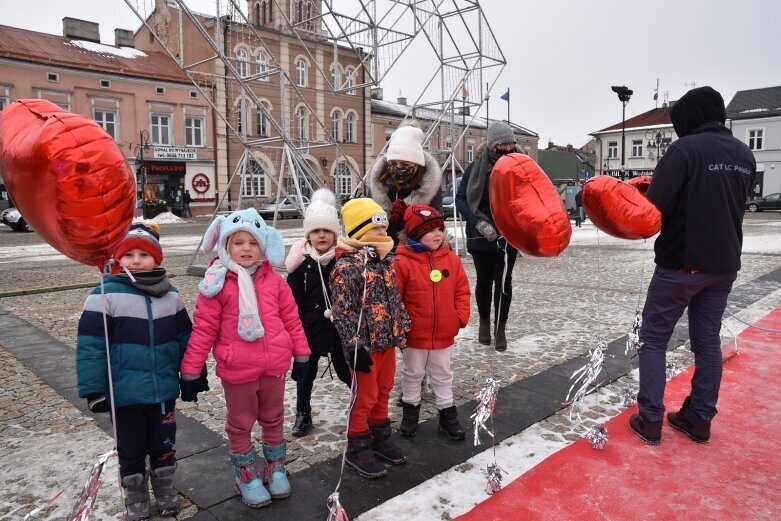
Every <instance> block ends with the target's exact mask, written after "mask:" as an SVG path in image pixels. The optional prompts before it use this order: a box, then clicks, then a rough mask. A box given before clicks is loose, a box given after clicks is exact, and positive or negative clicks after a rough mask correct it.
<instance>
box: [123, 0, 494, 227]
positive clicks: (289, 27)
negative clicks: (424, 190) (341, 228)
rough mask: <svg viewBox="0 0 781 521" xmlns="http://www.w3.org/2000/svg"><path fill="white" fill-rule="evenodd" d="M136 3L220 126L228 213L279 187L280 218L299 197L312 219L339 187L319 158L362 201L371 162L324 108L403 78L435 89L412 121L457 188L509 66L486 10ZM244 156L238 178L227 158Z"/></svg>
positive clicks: (427, 2)
mask: <svg viewBox="0 0 781 521" xmlns="http://www.w3.org/2000/svg"><path fill="white" fill-rule="evenodd" d="M125 3H126V4H127V5H128V6H129V7H130V8H131V9H132V10H133V12H134V13H135V14H136V16H137V17H138V18H139V20H140V21H141V22H142V24H143V27H142V28H141V29H139V31H143V30H144V29H146V30H147V31H148V34H149V45H148V48H149V49H151V50H161V51H163V52H165V53H167V54H168V55H169V56H170V57H171V58H172V59H174V60H176V61H177V63H179V65H180V67H181V69H182V71H183V72H184V74H185V75H186V76H187V77H188V78H189V79H190V80H191V81H192V84H193V85H194V86H195V87H196V88H197V89H198V91H199V93H200V95H201V96H203V98H204V99H206V100H208V102H209V104H210V105H211V106H212V108H213V109H214V113H215V115H216V116H217V117H218V118H219V119H218V121H217V126H216V136H215V140H216V144H215V146H216V147H217V158H218V167H219V168H221V169H222V173H220V171H218V174H217V175H218V185H220V190H221V192H222V196H221V199H220V201H219V203H218V209H229V208H236V207H243V206H248V205H252V204H253V203H254V202H255V201H254V200H253V197H257V194H258V191H257V190H254V189H253V184H254V183H257V179H258V178H259V177H264V178H265V179H267V180H269V181H270V182H272V183H273V184H274V185H275V187H276V190H275V192H276V203H277V206H278V204H279V202H280V200H281V198H282V197H290V199H291V200H293V201H295V202H296V204H299V205H301V207H300V209H301V210H303V201H304V197H303V196H304V195H305V194H309V193H311V192H312V191H313V190H314V189H316V188H318V187H320V186H323V185H324V184H326V181H327V180H328V176H329V175H334V174H332V173H329V172H324V171H323V170H321V168H320V166H321V165H320V163H321V161H318V160H317V158H316V157H315V156H314V153H315V152H314V151H315V150H320V151H324V150H327V151H328V153H329V154H330V155H331V157H334V158H335V160H334V164H335V165H344V167H347V168H349V172H339V174H341V175H345V174H348V175H350V176H351V178H353V179H355V180H356V181H358V182H357V183H353V184H352V186H353V189H352V194H353V195H355V194H357V193H360V192H364V193H365V189H364V187H363V182H362V181H363V178H364V175H365V172H364V170H365V171H368V170H369V167H370V165H368V164H366V163H369V162H371V161H370V160H366V161H364V164H363V165H359V164H358V163H357V162H356V161H354V160H349V158H348V157H347V155H346V154H345V153H344V150H343V148H344V146H343V144H344V142H345V141H344V139H343V140H342V141H341V142H340V139H339V134H338V131H337V127H335V126H334V125H330V126H329V123H331V122H330V121H328V120H327V117H328V116H327V113H326V112H325V111H324V108H323V107H324V105H325V103H324V101H323V96H324V95H325V94H328V95H329V96H330V95H337V96H340V95H341V96H348V95H353V96H355V94H356V92H362V91H361V89H365V88H371V87H377V86H380V85H381V84H382V82H383V81H384V80H386V79H387V78H388V75H389V73H390V72H391V71H392V70H399V69H403V70H405V71H406V74H409V75H414V76H415V77H416V79H418V80H422V81H423V83H422V85H424V87H422V88H421V89H420V92H419V94H418V95H417V97H416V98H415V101H414V102H413V103H411V104H410V106H409V111H408V113H407V116H406V117H407V118H416V117H417V118H425V119H426V120H427V126H426V128H424V130H425V133H426V144H427V146H428V147H429V150H430V151H431V152H432V153H435V154H438V157H440V158H442V157H444V160H443V161H442V164H443V169H445V170H447V169H448V168H449V169H450V170H451V171H452V172H453V180H455V172H456V170H460V169H461V168H462V166H463V165H460V164H458V161H457V159H456V158H455V156H454V154H453V150H454V149H455V148H456V147H457V146H458V145H459V144H460V142H461V140H462V139H463V137H464V135H465V133H466V131H467V129H468V128H469V126H470V125H471V124H472V122H473V121H474V120H475V118H476V117H477V114H478V112H479V110H480V108H481V107H482V106H483V104H484V103H485V101H486V99H487V93H488V92H489V90H490V89H491V87H493V86H494V84H495V82H496V80H497V79H498V77H499V75H500V73H501V72H502V70H503V69H504V67H505V65H506V61H505V59H504V55H503V54H502V51H501V49H500V48H499V45H498V43H497V41H496V39H495V37H494V34H493V32H492V30H491V28H490V26H489V24H488V21H487V20H486V18H485V16H484V14H483V12H482V9H481V8H480V3H479V2H478V1H476V0H317V1H313V0H249V1H241V2H239V1H236V0H215V1H214V12H212V13H208V14H203V13H198V12H194V11H193V10H191V9H190V7H189V6H188V4H190V3H193V2H188V1H184V0H125ZM138 39H139V38H138V37H137V40H138ZM281 40H285V45H284V46H283V45H281V44H280V41H281ZM416 42H419V43H416ZM293 47H295V49H296V51H295V52H297V53H299V55H300V56H302V57H303V59H304V60H305V61H306V63H307V64H309V66H311V67H312V68H313V69H314V70H316V75H315V76H316V80H315V81H314V85H312V84H310V83H308V82H307V81H306V80H304V81H303V82H302V81H301V77H300V76H298V73H299V71H298V70H297V63H298V62H297V61H295V62H294V59H293V58H294V57H293V56H292V54H293V51H291V49H292V48H293ZM411 48H414V56H412V55H411V53H410V52H409V51H410V49H411ZM421 49H423V50H427V51H428V52H427V53H424V52H422V50H421ZM325 55H327V56H328V57H329V59H328V60H326V59H324V56H325ZM296 60H298V58H296ZM422 64H423V65H422ZM428 71H431V72H430V73H429V72H428ZM312 87H314V89H313V88H312ZM367 101H368V100H367ZM456 105H458V107H456ZM457 108H458V109H459V110H460V112H459V117H460V121H459V123H460V124H459V125H456V118H455V115H456V110H457ZM363 112H364V115H363V121H362V124H363V125H364V129H365V132H364V135H365V136H366V143H363V144H362V145H363V147H365V148H366V147H371V142H372V141H373V140H372V139H371V137H370V136H371V127H370V121H371V110H370V107H369V103H365V104H364V110H363ZM252 114H254V115H255V118H251V117H250V116H251V115H252ZM466 115H468V117H465V116H466ZM251 130H252V131H251ZM445 138H446V139H445ZM445 142H446V143H447V145H446V146H442V143H445ZM236 150H240V153H239V155H240V159H239V160H238V161H236V165H235V168H233V169H232V172H230V173H229V172H228V170H227V166H226V165H227V164H228V162H227V160H226V156H227V154H228V152H229V151H231V153H232V154H234V155H233V156H232V157H236V155H235V151H236ZM372 154H373V151H372V150H371V149H369V152H368V154H365V156H366V157H368V158H370V157H371V156H372ZM322 162H323V163H325V161H322ZM322 166H323V167H325V164H323V165H322ZM344 167H342V168H344ZM234 180H240V182H241V183H242V189H241V190H239V191H238V193H239V195H238V201H232V200H231V190H230V187H231V185H232V183H233V182H234ZM248 194H249V195H248ZM226 198H227V199H226ZM248 198H249V200H248ZM275 207H276V206H275ZM274 218H275V220H276V214H275V216H274Z"/></svg>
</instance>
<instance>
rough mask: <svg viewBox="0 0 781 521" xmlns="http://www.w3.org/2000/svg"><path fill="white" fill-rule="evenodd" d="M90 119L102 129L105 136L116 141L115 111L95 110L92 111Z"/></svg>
mask: <svg viewBox="0 0 781 521" xmlns="http://www.w3.org/2000/svg"><path fill="white" fill-rule="evenodd" d="M92 118H93V119H94V120H95V121H96V122H97V124H98V125H100V126H101V127H103V130H105V131H106V134H108V135H109V136H111V137H112V138H114V140H115V141H116V139H117V111H116V110H104V109H95V110H93V111H92Z"/></svg>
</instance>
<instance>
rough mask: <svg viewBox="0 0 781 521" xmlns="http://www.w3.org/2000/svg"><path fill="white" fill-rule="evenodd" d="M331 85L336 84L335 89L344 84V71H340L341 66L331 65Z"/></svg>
mask: <svg viewBox="0 0 781 521" xmlns="http://www.w3.org/2000/svg"><path fill="white" fill-rule="evenodd" d="M331 85H333V86H334V90H336V89H338V88H340V87H341V86H342V73H341V72H340V71H339V66H338V65H336V64H334V65H331Z"/></svg>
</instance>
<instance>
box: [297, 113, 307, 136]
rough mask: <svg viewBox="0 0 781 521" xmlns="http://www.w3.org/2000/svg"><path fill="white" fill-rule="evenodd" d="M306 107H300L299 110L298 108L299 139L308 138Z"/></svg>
mask: <svg viewBox="0 0 781 521" xmlns="http://www.w3.org/2000/svg"><path fill="white" fill-rule="evenodd" d="M306 120H307V118H306V108H304V107H299V108H298V110H296V130H297V135H298V139H302V140H303V139H306V137H307V132H306V127H307V124H306Z"/></svg>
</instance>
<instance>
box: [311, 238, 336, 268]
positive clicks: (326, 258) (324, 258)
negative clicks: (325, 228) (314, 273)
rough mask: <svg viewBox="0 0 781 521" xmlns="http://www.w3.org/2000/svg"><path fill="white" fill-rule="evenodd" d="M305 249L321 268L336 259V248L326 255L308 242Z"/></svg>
mask: <svg viewBox="0 0 781 521" xmlns="http://www.w3.org/2000/svg"><path fill="white" fill-rule="evenodd" d="M304 248H306V253H307V254H308V255H309V256H310V257H312V259H314V260H315V261H317V262H318V263H319V264H320V265H321V266H327V265H328V263H329V262H331V259H333V258H334V255H336V248H334V247H332V248H331V249H330V250H328V251H327V252H325V253H322V254H321V253H318V252H317V250H316V249H315V248H314V246H312V244H311V243H310V242H309V241H306V243H305V244H304Z"/></svg>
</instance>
